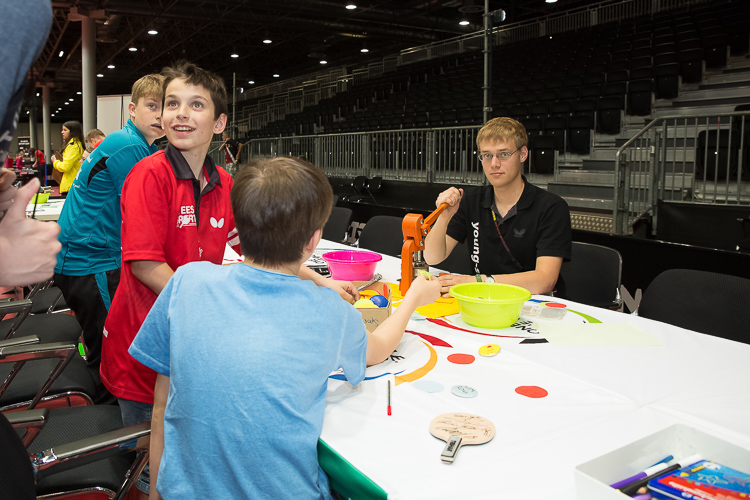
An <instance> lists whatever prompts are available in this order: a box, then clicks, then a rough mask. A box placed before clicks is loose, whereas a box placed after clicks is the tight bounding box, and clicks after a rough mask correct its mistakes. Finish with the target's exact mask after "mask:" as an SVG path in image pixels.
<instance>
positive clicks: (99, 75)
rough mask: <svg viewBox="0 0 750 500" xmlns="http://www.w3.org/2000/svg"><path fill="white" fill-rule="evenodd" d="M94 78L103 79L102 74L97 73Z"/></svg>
mask: <svg viewBox="0 0 750 500" xmlns="http://www.w3.org/2000/svg"><path fill="white" fill-rule="evenodd" d="M96 77H97V78H104V75H103V74H102V73H98V74H97V75H96Z"/></svg>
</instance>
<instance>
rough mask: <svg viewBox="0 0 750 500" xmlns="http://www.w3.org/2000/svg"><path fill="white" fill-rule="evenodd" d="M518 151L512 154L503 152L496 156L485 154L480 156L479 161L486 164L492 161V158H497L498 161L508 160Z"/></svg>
mask: <svg viewBox="0 0 750 500" xmlns="http://www.w3.org/2000/svg"><path fill="white" fill-rule="evenodd" d="M520 149H521V148H518V149H516V151H518V150H520ZM516 151H513V152H512V153H508V152H507V151H503V152H502V153H498V154H496V155H493V154H492V153H484V154H480V155H479V161H481V162H486V161H492V158H494V157H497V159H498V160H500V161H503V160H507V159H508V158H510V157H511V156H513V155H514V154H515V153H516Z"/></svg>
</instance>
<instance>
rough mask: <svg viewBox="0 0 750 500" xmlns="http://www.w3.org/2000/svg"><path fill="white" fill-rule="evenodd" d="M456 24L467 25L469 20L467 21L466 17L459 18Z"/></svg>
mask: <svg viewBox="0 0 750 500" xmlns="http://www.w3.org/2000/svg"><path fill="white" fill-rule="evenodd" d="M458 24H460V25H461V26H468V25H469V21H467V20H466V19H461V20H460V21H459V22H458Z"/></svg>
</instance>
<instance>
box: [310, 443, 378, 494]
mask: <svg viewBox="0 0 750 500" xmlns="http://www.w3.org/2000/svg"><path fill="white" fill-rule="evenodd" d="M318 463H319V464H320V467H321V468H322V469H323V470H324V471H325V473H326V474H328V480H329V482H330V484H331V488H333V489H334V490H336V491H337V492H338V493H339V494H340V495H341V496H343V497H344V498H351V499H352V500H370V499H383V500H385V499H387V498H388V495H387V494H386V492H385V491H383V489H382V488H381V487H380V486H378V485H377V484H375V482H374V481H373V480H372V479H370V478H369V477H367V476H365V475H364V474H363V473H362V471H360V470H359V469H357V468H356V467H354V466H353V465H352V464H350V463H349V462H348V461H347V460H346V459H345V458H344V457H342V456H341V455H339V454H338V453H336V452H335V451H334V450H333V448H331V447H330V446H328V444H327V443H326V442H325V441H323V440H322V439H318Z"/></svg>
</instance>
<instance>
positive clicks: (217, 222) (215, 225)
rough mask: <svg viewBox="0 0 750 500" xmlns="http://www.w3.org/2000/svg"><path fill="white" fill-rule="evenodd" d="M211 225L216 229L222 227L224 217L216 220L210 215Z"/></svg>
mask: <svg viewBox="0 0 750 500" xmlns="http://www.w3.org/2000/svg"><path fill="white" fill-rule="evenodd" d="M211 227H214V228H217V229H221V228H222V227H224V217H222V218H221V219H219V220H218V221H217V220H216V219H214V218H213V217H211Z"/></svg>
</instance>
